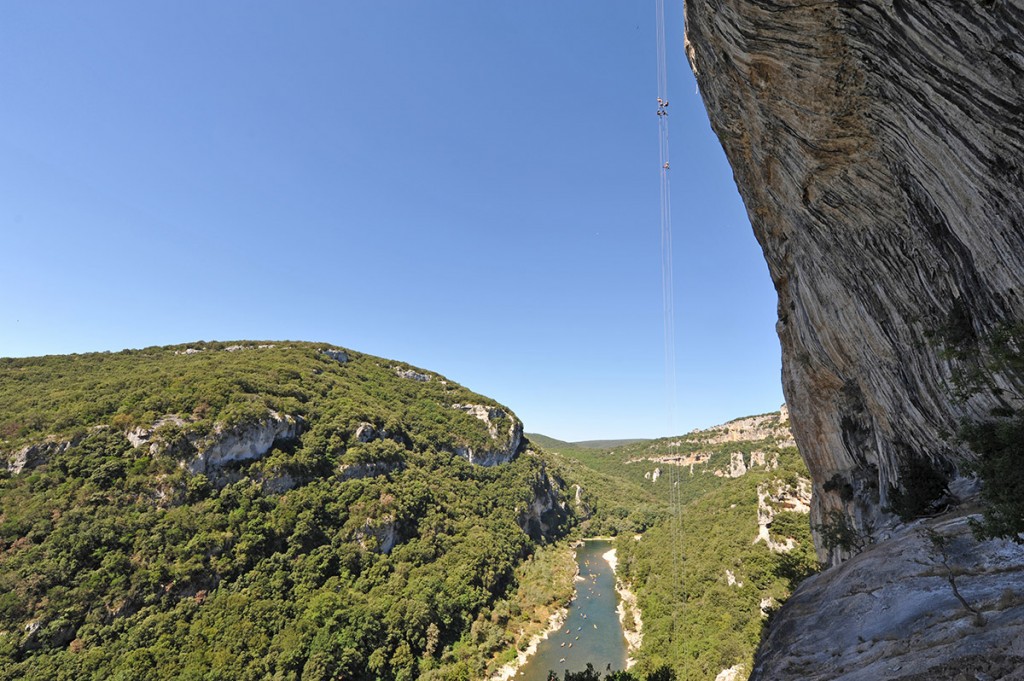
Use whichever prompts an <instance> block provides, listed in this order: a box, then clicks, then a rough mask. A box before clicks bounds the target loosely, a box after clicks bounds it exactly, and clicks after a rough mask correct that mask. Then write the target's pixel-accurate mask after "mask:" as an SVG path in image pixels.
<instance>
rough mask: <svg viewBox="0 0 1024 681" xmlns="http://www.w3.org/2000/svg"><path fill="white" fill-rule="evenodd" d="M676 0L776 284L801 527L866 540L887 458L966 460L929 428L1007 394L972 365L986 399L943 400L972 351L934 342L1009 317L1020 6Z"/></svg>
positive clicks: (1018, 143) (1015, 280) (1022, 125)
mask: <svg viewBox="0 0 1024 681" xmlns="http://www.w3.org/2000/svg"><path fill="white" fill-rule="evenodd" d="M685 11H686V30H687V53H688V56H689V58H690V62H691V66H692V68H693V70H694V73H695V74H696V76H697V81H698V83H699V87H700V92H701V94H702V96H703V98H704V103H705V106H706V107H707V110H708V113H709V116H710V119H711V125H712V127H713V128H714V130H715V132H716V134H717V135H718V137H719V139H720V140H721V142H722V146H723V148H724V149H725V152H726V155H727V156H728V159H729V162H730V163H731V165H732V168H733V172H734V176H735V179H736V184H737V186H738V188H739V191H740V194H741V195H742V197H743V200H744V203H745V204H746V208H747V213H748V215H749V217H750V220H751V223H752V224H753V228H754V233H755V236H756V237H757V239H758V241H759V242H760V243H761V246H762V248H763V249H764V253H765V257H766V259H767V262H768V268H769V271H770V273H771V276H772V280H773V281H774V284H775V287H776V290H777V291H778V294H779V308H778V311H779V321H778V326H777V328H778V333H779V338H780V340H781V344H782V355H783V376H782V378H783V388H784V392H785V394H786V402H787V404H788V406H789V408H790V420H791V424H792V428H793V433H794V435H795V438H796V442H797V444H798V445H799V448H800V452H801V454H802V455H803V456H804V458H805V459H806V461H807V464H808V467H809V468H810V470H811V474H812V478H813V481H814V502H813V508H812V524H814V525H815V526H817V525H819V524H821V523H822V521H823V519H825V518H826V517H828V514H830V512H838V513H840V514H842V515H843V516H844V517H845V518H846V521H847V522H848V523H850V524H851V525H852V526H853V527H854V528H855V529H856V530H858V531H859V532H861V533H863V534H869V533H870V532H871V531H872V529H874V530H875V531H878V530H880V529H884V528H887V527H892V526H893V525H894V523H895V522H896V519H895V518H894V517H893V516H892V515H890V514H888V513H886V511H885V510H884V509H885V508H886V507H887V504H888V498H887V496H888V494H889V488H890V486H891V485H893V484H896V483H897V482H898V477H899V467H900V463H901V461H904V460H906V459H907V458H908V457H909V456H914V455H920V454H924V455H927V456H929V457H931V458H932V460H933V462H934V463H935V465H936V466H956V465H957V464H959V463H960V462H961V461H962V459H963V457H964V456H965V455H966V453H965V452H964V451H961V450H959V449H957V447H956V446H955V445H953V444H951V443H950V442H949V441H948V440H947V439H946V438H945V437H944V436H943V432H955V430H956V428H957V426H958V424H959V423H960V421H961V419H962V418H964V417H969V418H970V417H981V416H986V415H987V414H988V413H989V411H990V409H991V408H993V407H997V406H1000V405H1001V404H1003V403H1004V401H1006V402H1012V400H1010V398H1009V397H1008V396H1009V395H1022V394H1024V385H1021V382H1020V381H1021V379H1020V378H1015V377H1014V376H1012V375H1010V374H1009V373H1006V372H1003V371H1001V370H999V369H991V368H985V367H982V369H983V376H984V379H985V381H986V382H987V383H989V384H990V385H991V386H992V387H993V391H992V392H985V393H984V394H979V395H976V396H974V397H973V398H972V399H970V400H968V401H966V402H958V401H956V400H954V399H951V393H952V386H951V383H952V380H951V378H952V376H953V375H954V373H955V372H957V371H962V370H964V369H971V368H977V365H978V364H979V358H980V357H982V356H983V355H982V352H981V351H980V350H979V351H978V352H975V353H973V356H971V357H969V358H967V359H965V360H962V361H961V360H956V359H953V358H951V357H950V356H948V355H947V354H945V353H943V352H942V351H941V347H939V346H938V345H939V344H938V343H937V341H936V339H937V338H940V337H942V335H943V334H944V333H947V332H949V331H950V330H951V326H955V328H953V329H952V330H953V331H955V332H957V333H959V334H960V335H961V337H962V339H964V341H965V342H966V343H967V344H968V345H969V346H970V347H974V345H971V344H976V341H977V339H978V338H979V337H983V336H984V334H985V333H986V332H988V331H991V330H992V329H994V328H998V327H999V326H1000V325H1002V324H1006V323H1012V322H1020V321H1021V320H1024V192H1022V189H1021V188H1022V186H1024V122H1022V121H1024V49H1022V45H1024V2H1022V0H992V1H974V2H964V1H962V0H932V1H929V2H910V1H908V0H862V1H858V2H796V1H794V0H763V1H759V2H748V1H744V0H688V1H687V2H686V5H685ZM953 322H955V324H953ZM979 347H980V346H979ZM998 390H1003V391H1005V392H1004V393H1003V394H1002V395H999V394H996V391H998ZM1012 406H1020V405H1019V404H1018V405H1012ZM829 481H835V482H836V483H837V484H833V485H829V484H828V483H829ZM818 549H819V555H820V556H821V558H823V559H825V560H828V561H829V562H831V563H833V564H836V563H838V562H840V561H841V560H842V559H844V558H846V557H848V556H847V554H845V553H843V552H841V551H838V550H831V551H830V550H827V549H826V547H824V546H823V545H822V544H821V543H820V538H819V543H818ZM883 677H884V675H883V676H882V677H878V678H883Z"/></svg>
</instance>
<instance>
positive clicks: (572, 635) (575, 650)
mask: <svg viewBox="0 0 1024 681" xmlns="http://www.w3.org/2000/svg"><path fill="white" fill-rule="evenodd" d="M611 551H612V542H611V541H610V540H607V539H591V540H587V541H584V542H582V543H581V544H580V545H579V546H578V547H577V549H576V563H577V565H578V568H579V573H578V576H577V578H576V596H575V598H574V599H573V601H572V603H571V604H570V605H569V608H568V611H567V613H566V616H565V620H564V621H563V622H562V624H561V626H559V627H558V629H557V630H554V631H552V632H551V633H550V634H549V635H548V637H547V638H546V639H544V640H542V641H541V642H540V643H539V644H538V646H537V652H536V653H535V654H534V655H532V656H531V657H530V659H529V660H528V661H527V662H526V664H524V665H523V666H522V667H521V668H520V669H519V671H518V673H517V674H516V676H515V677H514V678H515V679H517V680H518V679H521V680H522V681H545V680H546V679H547V678H548V672H549V671H554V672H556V673H557V674H558V676H559V678H561V677H562V675H563V674H564V673H565V670H566V669H568V670H571V671H579V670H582V669H585V668H586V666H587V663H588V662H589V663H591V664H593V665H594V667H595V668H596V669H598V670H600V671H604V670H606V669H608V668H609V667H610V668H611V669H624V668H625V666H626V655H627V648H626V639H625V637H624V636H623V633H622V625H621V624H620V622H619V616H618V613H617V612H616V607H617V605H618V599H617V596H616V593H615V571H614V570H613V569H612V564H611V562H610V559H611V558H612V556H613V555H614V554H612V553H610V552H611Z"/></svg>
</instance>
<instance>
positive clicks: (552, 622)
mask: <svg viewBox="0 0 1024 681" xmlns="http://www.w3.org/2000/svg"><path fill="white" fill-rule="evenodd" d="M568 614H569V610H568V608H559V609H558V610H556V611H555V612H553V613H551V617H549V618H548V626H547V628H546V629H545V630H544V631H542V632H541V633H539V634H535V635H534V636H533V638H531V639H530V644H529V645H528V646H526V649H525V650H520V651H519V653H518V654H517V655H516V659H515V660H514V661H512V662H509V663H508V664H507V665H505V666H504V667H502V668H501V669H499V670H498V671H497V672H495V674H494V675H493V676H491V677H490V679H488V681H508V680H509V679H512V678H515V675H516V673H518V672H519V668H520V667H522V666H523V665H524V664H526V662H527V660H529V659H530V657H531V656H532V655H533V654H534V653H536V652H537V646H539V645H540V642H541V641H543V640H544V639H546V638H547V637H548V636H550V635H551V634H553V633H555V632H556V631H558V630H559V629H561V628H562V625H563V624H565V617H566V615H568Z"/></svg>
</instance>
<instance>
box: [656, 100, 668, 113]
mask: <svg viewBox="0 0 1024 681" xmlns="http://www.w3.org/2000/svg"><path fill="white" fill-rule="evenodd" d="M658 115H659V116H668V100H667V99H662V98H661V97H658Z"/></svg>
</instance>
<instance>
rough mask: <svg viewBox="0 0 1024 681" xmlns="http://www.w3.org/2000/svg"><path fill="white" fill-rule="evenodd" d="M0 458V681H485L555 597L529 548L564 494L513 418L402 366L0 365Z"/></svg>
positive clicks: (177, 355) (212, 358)
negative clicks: (272, 680) (339, 680)
mask: <svg viewBox="0 0 1024 681" xmlns="http://www.w3.org/2000/svg"><path fill="white" fill-rule="evenodd" d="M0 438H2V439H0V678H5V679H13V678H27V679H47V680H50V679H58V678H64V679H85V678H93V679H118V678H120V679H166V678H183V679H191V678H195V679H199V678H203V679H263V678H280V679H289V678H291V679H298V678H302V679H336V678H347V679H371V678H372V679H414V678H443V679H458V678H462V679H470V678H480V677H481V676H482V675H483V674H484V673H485V672H486V670H487V669H489V668H494V666H496V664H497V663H498V662H500V660H498V659H497V657H498V656H499V655H500V654H502V653H503V651H505V652H504V654H505V656H506V657H507V655H508V653H507V650H508V649H509V648H510V647H511V646H513V645H515V644H517V643H518V640H517V636H519V635H520V632H521V630H522V628H523V627H522V625H524V624H525V622H526V621H527V620H528V619H530V618H531V617H538V616H539V617H546V613H547V612H548V611H549V609H550V608H552V607H556V606H557V605H559V604H560V603H561V602H564V601H565V599H567V598H568V594H567V593H565V591H564V586H559V584H561V582H565V581H566V580H565V579H562V580H561V582H559V581H558V579H556V576H557V575H558V574H559V570H561V572H562V573H564V572H565V570H566V569H571V568H567V567H566V565H561V564H560V563H559V561H561V563H564V562H565V561H564V560H563V559H564V556H563V557H560V556H559V555H556V554H555V553H553V552H547V551H538V550H537V549H538V547H539V546H541V545H542V544H544V543H545V542H547V541H548V540H550V539H552V538H555V537H558V536H560V535H562V534H563V533H564V532H566V531H567V530H568V529H569V528H570V526H571V525H572V524H573V523H574V522H575V518H574V505H573V504H572V503H569V502H567V501H566V497H568V496H569V495H570V494H571V491H567V490H566V486H565V483H564V482H563V481H562V480H561V478H560V477H559V476H558V475H557V474H555V473H553V472H552V471H551V470H550V468H549V466H548V463H547V462H546V461H545V460H544V459H543V458H542V457H541V456H540V455H537V454H535V453H534V452H531V451H529V450H528V449H527V448H526V443H525V441H524V440H523V439H522V426H521V424H520V423H519V421H518V419H516V417H515V416H514V414H512V413H511V412H510V411H509V410H508V409H506V408H505V407H503V406H501V405H499V404H497V403H495V402H494V401H493V400H490V399H488V398H486V397H483V396H480V395H477V394H475V393H472V392H470V391H469V390H466V389H465V388H463V387H461V386H459V385H456V384H454V383H452V382H451V381H448V380H446V379H445V378H444V377H442V376H439V375H437V374H434V373H431V372H428V371H424V370H420V369H416V368H414V367H410V366H408V365H405V364H402V363H399V362H394V361H391V360H385V359H381V358H378V357H373V356H370V355H364V354H361V353H357V352H352V351H349V350H342V349H340V348H336V347H332V346H327V345H323V344H311V343H294V342H285V343H255V342H242V343H234V344H227V343H195V344H189V345H187V346H175V347H163V348H148V349H144V350H128V351H124V352H121V353H97V354H87V355H71V356H54V357H38V358H27V359H2V360H0ZM569 501H571V499H570V500H569ZM527 559H529V560H527ZM556 564H559V565H560V567H559V568H558V569H555V568H554V567H552V566H554V565H556ZM562 577H564V574H563V575H562Z"/></svg>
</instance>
